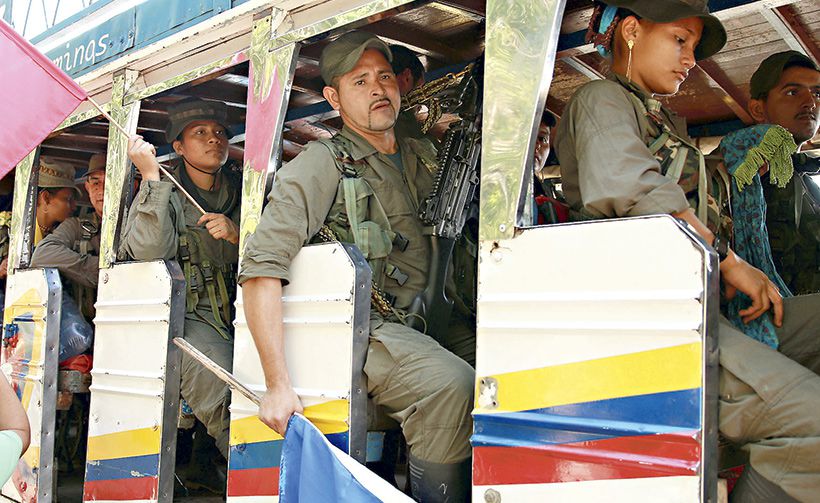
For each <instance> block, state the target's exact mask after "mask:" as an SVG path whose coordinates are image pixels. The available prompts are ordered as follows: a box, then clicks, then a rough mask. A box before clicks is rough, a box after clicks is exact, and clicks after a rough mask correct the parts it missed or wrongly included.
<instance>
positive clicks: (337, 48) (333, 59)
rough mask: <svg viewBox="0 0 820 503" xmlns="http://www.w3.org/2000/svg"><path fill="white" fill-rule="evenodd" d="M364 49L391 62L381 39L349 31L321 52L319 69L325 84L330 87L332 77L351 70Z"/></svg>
mask: <svg viewBox="0 0 820 503" xmlns="http://www.w3.org/2000/svg"><path fill="white" fill-rule="evenodd" d="M365 49H376V50H378V51H381V53H382V54H384V57H385V58H387V61H388V62H391V63H392V62H393V55H392V54H391V52H390V48H389V47H388V46H387V44H386V43H384V41H382V39H380V38H379V37H377V36H376V35H373V34H372V33H367V32H366V31H351V32H348V33H345V34H344V35H342V36H341V37H339V38H337V39H336V40H334V41H333V42H331V43H329V44H327V46H326V47H325V49H324V50H323V51H322V56H321V57H320V58H319V69H320V70H321V72H322V79H323V80H324V81H325V84H326V85H328V86H329V85H331V83H332V82H333V78H334V77H338V76H339V75H344V74H346V73H347V72H349V71H350V70H352V69H353V67H354V66H356V63H358V62H359V58H361V57H362V53H363V52H364V51H365Z"/></svg>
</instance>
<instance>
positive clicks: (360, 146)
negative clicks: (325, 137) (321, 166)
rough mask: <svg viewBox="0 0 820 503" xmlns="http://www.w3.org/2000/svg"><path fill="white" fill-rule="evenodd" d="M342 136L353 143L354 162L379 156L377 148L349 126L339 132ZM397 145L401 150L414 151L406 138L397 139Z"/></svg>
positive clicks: (351, 154)
mask: <svg viewBox="0 0 820 503" xmlns="http://www.w3.org/2000/svg"><path fill="white" fill-rule="evenodd" d="M339 134H340V135H342V136H343V137H345V138H346V139H347V140H349V141H350V142H351V143H352V145H351V146H352V148H351V149H350V152H349V153H350V157H352V158H353V160H354V161H360V160H362V159H364V158H365V157H367V156H370V155H373V154H377V153H378V151H377V150H376V147H374V146H373V145H371V144H370V142H368V141H367V140H365V139H364V138H362V137H361V136H360V135H359V134H358V133H356V132H355V131H353V130H352V129H350V128H349V127H347V126H344V127H342V130H341V131H340V132H339ZM396 143H398V144H399V147H400V148H401V149H408V148H409V149H410V150H412V151H414V149H412V148H411V147H408V146H407V145H408V142H407V141H405V139H404V138H398V137H397V138H396Z"/></svg>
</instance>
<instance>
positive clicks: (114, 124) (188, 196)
mask: <svg viewBox="0 0 820 503" xmlns="http://www.w3.org/2000/svg"><path fill="white" fill-rule="evenodd" d="M86 99H88V101H89V102H90V103H91V104H92V105H94V107H95V108H96V109H97V110H99V112H100V113H101V114H102V115H103V117H105V118H106V119H108V123H109V124H111V125H113V126H114V127H116V128H117V129H118V130H119V131H120V132H121V133H122V134H124V135H125V137H126V138H129V139H130V138H131V135H130V134H129V133H128V131H126V130H125V128H123V127H122V126H120V124H119V123H118V122H117V121H115V120H114V118H113V117H111V115H109V114H108V112H106V111H105V110H103V108H102V107H101V106H100V105H99V104H98V103H97V102H96V101H94V99H93V98H92V97H91V96H87V97H86ZM157 165H158V166H159V170H160V171H161V172H162V174H163V175H165V176H166V177H168V179H169V180H171V182H172V183H173V184H174V185H176V186H177V189H179V191H180V192H182V194H184V195H185V197H187V198H188V201H190V202H191V204H193V205H194V207H196V209H198V210H199V211H200V212H201V213H202V214H203V215H204V214H205V213H207V211H205V209H204V208H203V207H202V206H200V204H199V203H198V202H196V199H194V198H193V196H191V194H189V193H188V191H187V190H185V188H184V187H183V186H182V184H181V183H179V182H178V181H177V179H176V178H174V176H173V175H172V174H171V173H169V172H168V170H166V169H165V167H164V166H163V165H162V164H160V163H159V162H157Z"/></svg>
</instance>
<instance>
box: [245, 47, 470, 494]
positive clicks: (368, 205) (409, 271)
mask: <svg viewBox="0 0 820 503" xmlns="http://www.w3.org/2000/svg"><path fill="white" fill-rule="evenodd" d="M391 59H392V56H391V52H390V50H389V48H388V47H387V45H386V44H385V43H384V42H383V41H381V40H380V39H379V38H377V37H375V36H374V35H371V34H369V33H365V32H358V31H354V32H350V33H347V34H345V35H343V36H341V37H339V38H338V39H337V40H335V41H334V42H331V43H330V44H329V45H328V46H327V47H325V49H324V51H323V52H322V56H321V59H320V61H319V66H320V68H321V73H322V78H323V79H324V81H325V84H326V86H325V88H324V90H323V94H324V96H325V98H326V99H327V100H328V102H329V103H330V104H331V106H333V108H334V109H336V110H338V111H339V113H340V115H341V117H342V120H343V121H344V128H343V129H342V131H341V132H340V133H339V134H338V135H336V136H335V137H334V138H333V139H332V140H324V141H317V142H312V143H310V144H308V146H307V148H306V149H305V150H304V151H303V152H302V153H301V154H300V155H299V156H298V157H297V158H296V159H294V160H293V161H291V162H290V163H288V164H287V165H286V166H284V167H283V168H282V169H281V170H280V171H279V172H278V173H277V177H276V180H275V182H274V185H273V188H272V190H271V193H270V196H269V197H268V205H267V206H266V208H265V210H264V212H263V214H262V218H261V221H260V223H259V226H258V227H257V229H256V232H255V234H254V235H253V236H252V237H250V238H249V239H248V244H247V247H246V249H245V255H244V258H243V261H242V267H241V268H240V271H241V272H240V275H239V282H240V283H241V284H242V288H243V299H244V302H245V315H246V317H247V320H248V326H249V328H250V330H251V333H252V334H253V338H254V341H255V342H256V347H257V349H258V350H259V357H260V360H261V362H262V368H263V370H264V373H265V381H266V385H267V391H266V393H265V395H264V396H263V397H262V405H261V407H260V411H259V416H260V418H261V419H262V421H263V422H264V423H265V424H267V425H268V426H270V427H271V428H273V429H274V430H276V431H277V432H279V433H284V431H285V429H286V427H287V422H288V419H289V418H290V416H291V415H292V414H293V413H295V412H301V411H302V404H301V403H300V401H299V397H298V396H297V395H296V393H295V391H294V390H293V386H292V384H291V382H290V377H289V374H288V368H287V366H286V363H285V356H284V351H285V350H284V337H283V326H282V300H281V299H282V286H283V285H285V284H287V282H288V280H289V268H290V264H291V261H292V260H293V258H294V257H295V256H296V254H297V253H298V252H299V250H300V249H301V248H302V245H303V244H304V243H307V242H308V241H310V240H311V239H312V238H313V237H314V236H315V235H316V234H317V232H319V230H320V229H321V228H322V227H323V226H327V227H328V228H329V229H331V230H333V231H334V233H335V234H336V235H337V236H338V237H339V239H340V240H341V241H346V242H351V243H356V244H357V245H358V247H359V249H360V250H362V251H365V252H366V253H367V255H366V258H367V259H368V261H369V263H370V265H371V268H372V269H373V282H374V283H375V284H376V285H378V286H379V287H381V289H382V290H383V291H384V292H386V293H387V294H388V295H389V296H390V297H392V298H394V299H395V300H394V302H393V306H394V309H395V310H396V311H399V312H400V311H401V310H403V309H406V308H407V307H408V306H409V305H410V304H411V302H412V300H413V299H414V297H415V296H416V294H417V293H418V292H419V291H421V290H422V289H423V288H424V286H425V284H426V281H427V273H428V267H429V256H430V249H429V244H428V239H427V237H426V236H425V235H424V232H423V227H424V226H423V224H422V222H421V221H420V220H419V218H418V216H417V208H418V205H419V203H420V202H421V201H422V200H423V199H424V197H425V196H426V195H427V194H428V193H429V192H430V190H431V189H432V184H433V175H432V170H433V169H435V164H434V163H435V151H434V150H433V149H431V148H430V146H429V143H428V142H423V141H418V140H415V139H412V138H407V137H398V138H397V137H396V134H395V133H394V129H393V127H394V124H395V122H396V117H397V116H398V113H399V106H400V96H399V88H398V85H397V83H396V76H395V74H394V73H393V70H392V68H391V66H390V61H391ZM343 176H344V177H347V178H346V179H345V180H352V181H351V182H347V181H345V182H344V183H352V184H354V185H355V190H356V191H357V193H359V192H358V191H359V190H361V191H362V192H361V193H363V194H367V193H369V192H368V191H371V192H372V193H373V195H372V196H365V198H362V199H361V202H358V203H354V204H355V205H356V212H357V213H358V214H359V217H360V220H361V221H363V222H362V223H361V224H360V225H359V229H358V230H357V232H352V231H351V228H350V224H349V223H348V222H349V221H350V220H355V219H348V217H347V211H346V207H345V200H344V194H345V191H344V190H341V189H340V187H341V186H342V182H340V180H341V179H342V177H343ZM365 226H366V227H367V231H368V232H366V233H363V232H361V231H362V228H363V227H365ZM362 236H367V237H365V238H363V237H362ZM357 239H359V240H362V239H364V240H366V243H363V242H359V241H357ZM364 372H365V374H366V375H367V379H368V383H367V388H368V394H369V395H370V397H371V398H372V399H373V401H374V402H375V403H376V404H377V405H380V406H381V407H383V408H384V409H385V410H386V411H387V413H388V415H389V416H390V417H391V418H393V419H395V420H396V421H398V422H399V423H400V425H401V428H402V432H403V433H404V436H405V438H406V440H407V445H408V447H409V451H410V452H409V462H410V477H411V486H412V490H413V495H414V497H415V498H417V499H420V500H423V501H445V500H446V501H466V500H467V499H468V495H469V492H470V452H471V451H470V443H469V438H470V434H471V432H472V420H471V416H470V413H471V411H472V406H473V389H474V386H475V382H474V381H475V372H474V370H473V368H472V367H471V366H470V365H469V364H467V363H466V362H465V361H464V360H463V359H462V358H459V357H458V356H456V355H455V354H453V353H451V352H450V351H448V350H447V349H445V348H444V347H442V346H441V345H439V344H438V343H437V342H436V341H435V340H433V339H432V338H430V337H429V336H427V335H424V334H423V333H421V332H418V331H416V330H413V329H411V328H409V327H407V326H405V325H404V324H402V323H401V322H400V320H399V318H398V317H397V316H396V315H393V314H391V315H388V316H384V315H382V314H379V312H377V311H376V310H373V311H371V326H370V344H369V348H368V352H367V359H366V362H365V365H364Z"/></svg>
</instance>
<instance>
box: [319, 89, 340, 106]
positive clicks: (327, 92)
mask: <svg viewBox="0 0 820 503" xmlns="http://www.w3.org/2000/svg"><path fill="white" fill-rule="evenodd" d="M322 96H324V97H325V99H326V100H327V102H328V103H330V106H331V107H333V110H338V109H339V107H340V105H341V104H340V103H339V91H337V90H336V88H335V87H332V86H325V87H324V89H322Z"/></svg>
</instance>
